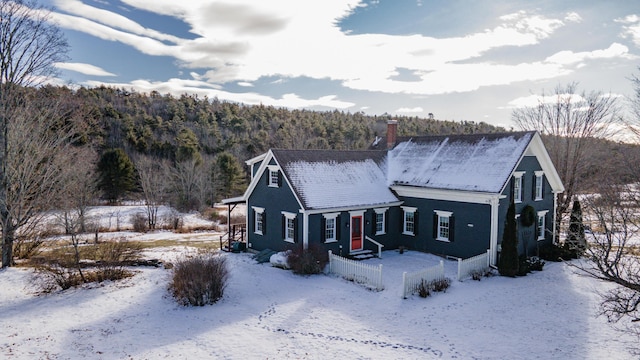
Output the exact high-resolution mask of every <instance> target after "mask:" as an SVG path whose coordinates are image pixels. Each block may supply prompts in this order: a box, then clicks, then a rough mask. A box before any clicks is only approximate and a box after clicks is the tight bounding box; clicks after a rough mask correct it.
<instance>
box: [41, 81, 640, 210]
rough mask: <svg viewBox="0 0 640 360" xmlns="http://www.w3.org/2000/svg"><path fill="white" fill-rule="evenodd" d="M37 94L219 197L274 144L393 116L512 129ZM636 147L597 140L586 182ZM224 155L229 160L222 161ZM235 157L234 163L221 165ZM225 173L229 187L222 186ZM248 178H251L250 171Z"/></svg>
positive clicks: (308, 142) (346, 135)
mask: <svg viewBox="0 0 640 360" xmlns="http://www.w3.org/2000/svg"><path fill="white" fill-rule="evenodd" d="M38 91H40V92H47V93H48V95H51V93H52V92H57V93H59V94H60V96H65V97H68V98H69V101H70V102H72V103H74V104H75V105H76V106H78V107H81V108H83V113H84V114H85V115H84V116H85V118H86V123H87V125H89V126H87V127H86V128H85V129H87V130H86V133H85V134H82V137H81V138H82V139H83V142H84V143H88V144H91V145H93V147H94V148H95V149H96V151H97V153H98V154H97V155H98V157H100V156H101V154H103V153H104V152H105V151H107V150H110V149H117V148H120V149H123V150H124V151H125V153H126V154H127V155H128V156H129V157H130V158H132V159H134V160H135V159H138V158H140V157H141V156H144V157H148V158H151V159H156V160H158V161H166V162H168V163H170V164H173V165H176V164H179V163H184V162H186V161H195V163H196V166H203V168H200V171H204V172H212V173H213V175H212V179H214V180H216V182H217V183H218V184H217V187H216V191H215V192H214V194H210V195H208V197H209V198H215V199H220V198H221V197H224V196H233V195H237V193H239V192H241V188H238V187H237V186H236V187H233V186H232V184H229V182H234V181H235V180H232V179H229V178H228V177H229V176H231V178H233V177H234V176H235V177H236V178H237V177H238V175H240V174H235V175H233V174H225V172H234V171H235V172H237V171H238V170H239V169H242V170H239V171H243V170H244V171H246V169H245V167H244V166H243V165H242V162H243V161H244V160H246V159H250V158H252V157H254V156H256V155H259V154H261V153H264V152H265V151H267V150H268V149H269V148H283V149H366V148H368V147H369V145H370V144H371V143H372V142H373V141H374V140H375V137H376V136H385V132H386V121H387V120H389V119H392V118H393V119H397V120H398V121H399V126H398V135H399V136H410V135H429V134H454V133H457V134H458V133H487V132H504V131H508V130H507V129H504V128H499V127H494V126H492V125H489V124H487V123H484V122H471V121H465V122H455V121H446V120H434V119H425V118H418V117H406V116H393V117H392V116H391V115H386V114H384V115H380V116H375V115H374V116H370V115H365V114H364V113H360V112H357V113H349V112H342V111H337V110H336V111H324V112H323V111H311V110H289V109H284V108H276V107H273V106H264V105H258V106H246V105H242V104H237V103H231V102H226V101H220V100H218V99H208V98H206V97H205V98H198V97H197V96H193V95H186V94H185V95H182V96H180V97H174V96H171V95H161V94H159V93H158V92H152V93H150V94H142V93H137V92H131V91H127V90H123V89H116V88H110V87H104V86H101V87H97V88H79V89H77V90H70V89H68V88H66V87H52V86H47V87H43V88H41V89H39V90H38ZM637 150H638V149H637V147H636V146H631V145H628V144H619V143H614V142H610V141H604V140H597V141H596V140H594V142H593V147H592V151H593V156H592V159H593V161H592V162H591V163H589V164H585V166H584V169H585V170H584V175H585V176H586V177H587V176H588V177H589V179H585V181H584V186H585V187H588V186H589V184H590V183H592V182H593V181H598V180H597V179H598V178H599V175H598V174H599V173H600V172H601V170H602V169H603V166H604V165H605V164H606V167H607V168H609V170H608V171H609V173H610V172H611V167H612V166H613V165H615V166H625V164H624V162H625V161H626V160H622V159H623V158H624V159H629V158H630V157H629V156H627V154H628V153H629V152H637ZM622 154H625V156H622ZM220 155H224V156H225V157H226V158H225V159H224V161H223V162H222V163H223V164H221V162H220V161H219V160H220ZM229 159H232V160H233V161H232V162H234V163H235V164H230V165H229V164H227V165H226V166H227V169H221V168H220V166H221V165H224V163H228V162H229ZM200 164H204V165H200ZM626 166H628V164H627V165H626ZM230 168H233V169H231V170H230ZM613 172H614V173H616V170H614V171H613ZM225 177H227V179H226V183H227V184H221V183H224V182H225ZM243 177H244V178H245V179H246V173H245V174H244V176H243ZM618 178H620V179H621V180H622V179H624V176H623V175H622V174H621V175H620V176H619V177H618ZM594 179H595V180H594ZM230 187H232V188H230ZM234 193H235V194H234Z"/></svg>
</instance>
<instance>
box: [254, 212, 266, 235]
mask: <svg viewBox="0 0 640 360" xmlns="http://www.w3.org/2000/svg"><path fill="white" fill-rule="evenodd" d="M251 208H252V209H253V212H254V215H255V218H254V219H253V229H254V230H253V233H254V234H258V235H263V233H262V230H260V231H258V219H260V221H261V222H262V214H263V213H264V208H263V207H258V206H252V207H251ZM258 215H260V216H258ZM262 229H264V224H262Z"/></svg>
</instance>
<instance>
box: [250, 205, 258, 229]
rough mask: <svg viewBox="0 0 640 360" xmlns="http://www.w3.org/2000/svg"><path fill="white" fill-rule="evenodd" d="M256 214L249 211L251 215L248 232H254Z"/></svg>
mask: <svg viewBox="0 0 640 360" xmlns="http://www.w3.org/2000/svg"><path fill="white" fill-rule="evenodd" d="M256 215H258V214H257V213H256V211H255V210H253V211H251V215H249V231H251V232H256V230H257V229H256Z"/></svg>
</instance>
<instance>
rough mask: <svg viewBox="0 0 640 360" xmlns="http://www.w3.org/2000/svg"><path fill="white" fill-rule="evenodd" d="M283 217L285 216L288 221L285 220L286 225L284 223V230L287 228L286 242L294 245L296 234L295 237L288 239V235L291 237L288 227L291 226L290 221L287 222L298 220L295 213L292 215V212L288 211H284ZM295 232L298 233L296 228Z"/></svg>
mask: <svg viewBox="0 0 640 360" xmlns="http://www.w3.org/2000/svg"><path fill="white" fill-rule="evenodd" d="M282 215H283V216H284V217H285V219H286V220H285V223H284V228H285V229H284V230H285V231H284V236H285V237H284V241H286V242H288V243H292V244H293V243H295V234H294V237H293V238H289V237H287V235H289V227H288V225H289V224H288V221H287V220H293V221H295V220H296V214H294V213H290V212H286V211H283V212H282ZM293 231H296V228H295V226H294V227H293Z"/></svg>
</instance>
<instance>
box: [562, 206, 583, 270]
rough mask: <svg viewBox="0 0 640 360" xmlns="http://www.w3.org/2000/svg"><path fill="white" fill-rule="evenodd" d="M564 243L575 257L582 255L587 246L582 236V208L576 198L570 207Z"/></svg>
mask: <svg viewBox="0 0 640 360" xmlns="http://www.w3.org/2000/svg"><path fill="white" fill-rule="evenodd" d="M566 245H568V247H569V249H570V250H571V251H572V253H574V254H575V256H576V257H578V256H580V255H582V253H583V252H584V251H585V249H586V248H587V240H586V239H585V236H584V223H583V222H582V208H581V207H580V201H578V200H575V201H574V202H573V208H572V209H571V218H570V220H569V231H568V233H567V241H566Z"/></svg>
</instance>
